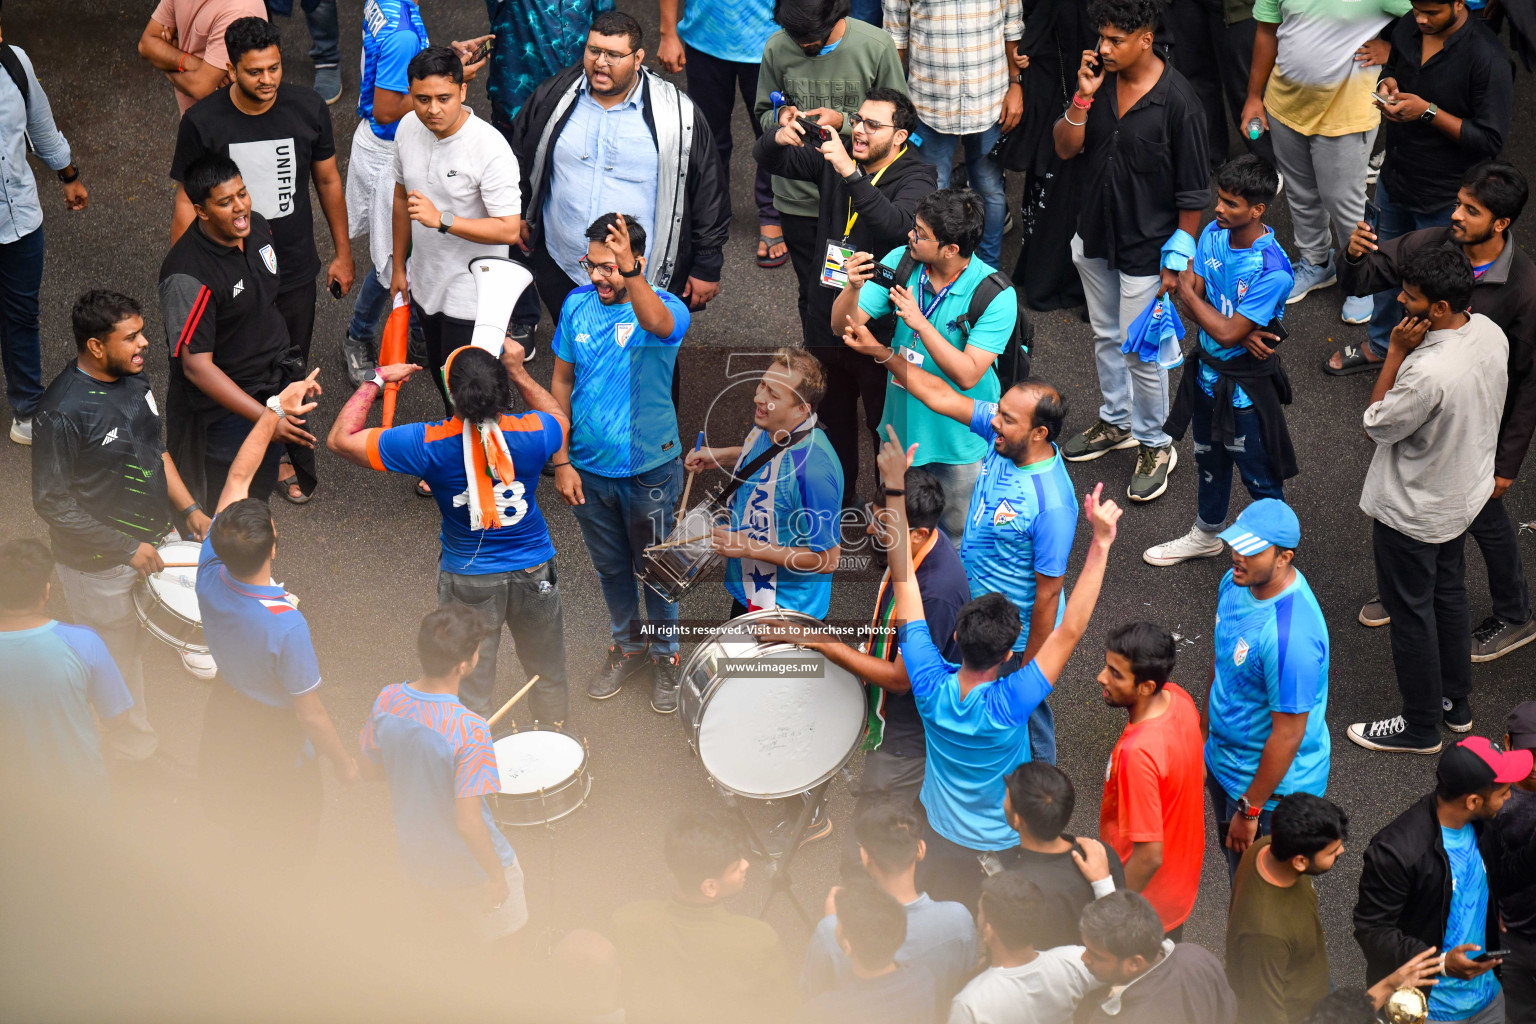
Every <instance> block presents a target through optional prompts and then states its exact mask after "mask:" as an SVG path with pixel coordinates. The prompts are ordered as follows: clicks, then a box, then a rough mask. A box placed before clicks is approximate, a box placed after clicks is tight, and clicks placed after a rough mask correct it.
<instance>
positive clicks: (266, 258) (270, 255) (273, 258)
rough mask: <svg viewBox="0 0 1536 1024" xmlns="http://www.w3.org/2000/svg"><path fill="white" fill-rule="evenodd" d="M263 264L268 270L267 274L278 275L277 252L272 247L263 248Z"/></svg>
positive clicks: (265, 246)
mask: <svg viewBox="0 0 1536 1024" xmlns="http://www.w3.org/2000/svg"><path fill="white" fill-rule="evenodd" d="M261 262H262V264H263V265H264V266H266V268H267V273H269V274H275V273H277V251H276V250H275V249H273V248H272V247H271V246H270V245H264V246H262V247H261Z"/></svg>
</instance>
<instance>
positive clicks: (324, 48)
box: [267, 0, 341, 68]
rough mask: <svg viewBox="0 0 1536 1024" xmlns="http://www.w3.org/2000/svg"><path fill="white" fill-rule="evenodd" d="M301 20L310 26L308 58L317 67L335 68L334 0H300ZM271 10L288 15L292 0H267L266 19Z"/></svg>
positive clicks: (337, 61)
mask: <svg viewBox="0 0 1536 1024" xmlns="http://www.w3.org/2000/svg"><path fill="white" fill-rule="evenodd" d="M299 6H300V7H302V8H304V21H305V23H306V25H307V26H308V28H309V62H310V63H311V64H313V65H314V66H315V67H317V68H334V67H336V66H337V65H339V64H340V63H341V21H340V19H339V18H338V17H337V15H336V0H300V4H299ZM274 14H281V15H282V16H283V17H285V18H286V17H289V16H291V15H292V14H293V0H267V20H268V21H271V20H272V16H273V15H274Z"/></svg>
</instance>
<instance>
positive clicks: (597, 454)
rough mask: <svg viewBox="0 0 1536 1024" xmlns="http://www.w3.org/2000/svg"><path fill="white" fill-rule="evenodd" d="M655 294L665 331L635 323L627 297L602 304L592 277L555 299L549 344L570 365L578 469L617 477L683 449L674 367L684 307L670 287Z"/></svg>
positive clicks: (683, 325) (685, 320)
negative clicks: (666, 321) (665, 315)
mask: <svg viewBox="0 0 1536 1024" xmlns="http://www.w3.org/2000/svg"><path fill="white" fill-rule="evenodd" d="M657 296H658V297H659V298H660V299H661V301H662V303H663V304H665V305H666V307H667V309H668V310H670V311H671V313H672V333H671V334H669V335H667V336H666V337H665V338H658V337H657V336H656V335H654V334H652V333H651V332H650V331H647V330H645V329H644V328H643V327H641V326H640V324H639V322H638V321H637V320H636V319H635V308H634V307H633V306H631V305H630V304H629V303H627V302H625V303H619V304H615V305H612V306H605V305H603V301H602V300H601V299H599V298H598V297H597V289H596V288H594V287H592V286H591V285H590V284H589V285H587V286H585V287H583V288H577V289H576V290H575V291H573V292H571V294H570V295H569V296H568V297H567V298H566V300H565V305H564V306H562V307H560V323H559V324H557V325H556V327H555V341H554V349H555V357H556V358H557V359H563V360H565V361H566V362H568V363H570V364H571V365H572V366H573V367H575V377H576V380H575V387H574V389H573V390H572V391H571V462H572V464H574V465H575V466H576V468H578V469H583V470H586V471H587V472H588V473H596V474H597V475H598V476H605V477H609V478H612V479H618V478H622V477H627V476H634V475H636V474H637V473H644V472H645V471H646V470H649V469H654V468H655V467H657V466H659V465H661V464H662V463H664V462H670V461H671V460H672V459H675V458H677V456H678V455H680V454H681V446H680V445H679V444H678V438H677V410H676V409H675V408H673V406H672V372H673V369H674V367H675V366H676V364H677V349H678V346H679V345H681V344H682V341H683V335H684V334H685V333H687V331H688V321H689V315H688V307H687V306H686V305H684V303H683V301H682V300H681V299H679V298H678V297H677V296H675V295H672V294H671V293H670V292H658V293H657Z"/></svg>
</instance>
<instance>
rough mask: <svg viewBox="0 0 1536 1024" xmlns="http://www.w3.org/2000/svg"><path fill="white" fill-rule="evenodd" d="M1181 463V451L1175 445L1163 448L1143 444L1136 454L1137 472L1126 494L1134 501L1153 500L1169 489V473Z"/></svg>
mask: <svg viewBox="0 0 1536 1024" xmlns="http://www.w3.org/2000/svg"><path fill="white" fill-rule="evenodd" d="M1178 464H1179V451H1178V449H1177V448H1175V447H1174V446H1173V445H1171V444H1170V445H1165V446H1163V447H1162V448H1151V447H1148V446H1147V445H1142V446H1141V451H1140V452H1139V453H1138V454H1137V456H1136V472H1134V473H1132V474H1131V484H1130V486H1129V487H1127V488H1126V489H1125V496H1126V497H1127V498H1130V499H1131V500H1132V501H1151V500H1152V499H1153V498H1156V497H1159V496H1160V495H1161V494H1162V493H1163V492H1164V491H1166V490H1167V489H1168V474H1169V473H1172V472H1173V469H1174V467H1175V466H1177V465H1178Z"/></svg>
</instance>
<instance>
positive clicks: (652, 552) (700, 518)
mask: <svg viewBox="0 0 1536 1024" xmlns="http://www.w3.org/2000/svg"><path fill="white" fill-rule="evenodd" d="M719 490H720V489H719V488H718V487H716V488H715V489H714V490H713V491H712V492H711V493H710V494H709V495H707V496H706V497H705V498H704V500H703V501H701V502H700V503H699V504H697V505H695V506H694V507H693V508H691V509H689V510H688V512H687V513H686V514H685V515H683V516H681V517H679V519H678V521H677V525H676V526H674V527H673V528H672V532H671V533H670V534H668V535H667V539H666V540H665V541H663V542H662V543H660V544H653V545H651V546H650V547H648V548H646V549H645V550H644V551H642V552H641V554H640V560H641V561H642V562H643V563H644V568H643V569H642V570H641V571H640V573H639V579H640V582H641V583H644V584H645V585H646V586H648V587H650V588H651V589H652V590H654V591H656V593H658V594H660V595H661V596H662V597H664V598H666V599H667V600H668V601H671V602H672V603H674V604H676V603H677V602H678V601H680V600H682V598H683V595H684V594H685V593H687V592H688V589H689V588H690V587H692V586H693V585H694V584H695V583H697V582H698V581H699V580H700V579H702V578H703V577H704V574H705V573H706V572H708V571H709V570H710V569H713V568H714V567H715V566H717V565H719V564H720V562H721V558H720V555H719V554H718V553H717V552H716V551H715V547H714V540H713V533H714V529H715V526H716V525H717V524H718V523H719V522H720V521H721V516H722V515H723V514H724V513H723V512H722V510H721V509H720V507H719V505H718V504H717V503H716V500H715V496H716V494H718V493H719Z"/></svg>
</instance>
